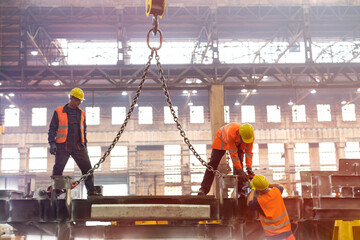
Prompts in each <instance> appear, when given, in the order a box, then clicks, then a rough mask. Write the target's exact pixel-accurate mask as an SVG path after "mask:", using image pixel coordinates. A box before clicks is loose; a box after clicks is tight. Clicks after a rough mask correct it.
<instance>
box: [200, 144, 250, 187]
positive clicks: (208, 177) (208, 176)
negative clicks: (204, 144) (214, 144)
mask: <svg viewBox="0 0 360 240" xmlns="http://www.w3.org/2000/svg"><path fill="white" fill-rule="evenodd" d="M225 152H226V150H218V149H212V150H211V157H210V162H209V163H208V164H209V165H210V166H212V167H213V168H214V169H215V170H216V169H217V168H218V166H219V163H220V161H221V158H222V157H223V156H224V154H225ZM238 154H239V158H240V161H241V165H242V160H243V155H244V153H243V151H241V149H240V147H239V148H238ZM235 171H236V169H235V168H234V174H235V173H236V172H235ZM213 181H214V173H212V172H210V171H209V170H208V169H207V168H206V171H205V175H204V178H203V181H202V183H201V189H202V190H204V192H205V194H208V192H209V191H210V188H211V185H212V183H213Z"/></svg>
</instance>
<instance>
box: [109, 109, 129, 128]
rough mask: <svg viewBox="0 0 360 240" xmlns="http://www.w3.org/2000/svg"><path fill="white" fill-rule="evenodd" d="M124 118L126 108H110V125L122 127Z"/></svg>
mask: <svg viewBox="0 0 360 240" xmlns="http://www.w3.org/2000/svg"><path fill="white" fill-rule="evenodd" d="M125 118H126V107H112V108H111V124H112V125H122V124H123V123H124V120H125Z"/></svg>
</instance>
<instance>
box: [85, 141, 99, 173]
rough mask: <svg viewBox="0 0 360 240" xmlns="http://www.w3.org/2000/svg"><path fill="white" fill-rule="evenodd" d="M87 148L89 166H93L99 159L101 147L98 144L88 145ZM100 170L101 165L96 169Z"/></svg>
mask: <svg viewBox="0 0 360 240" xmlns="http://www.w3.org/2000/svg"><path fill="white" fill-rule="evenodd" d="M87 149H88V153H89V158H90V162H91V166H94V165H95V164H96V163H98V162H99V160H100V157H101V147H100V146H88V147H87ZM100 170H101V165H100V167H99V168H98V169H97V170H96V171H100Z"/></svg>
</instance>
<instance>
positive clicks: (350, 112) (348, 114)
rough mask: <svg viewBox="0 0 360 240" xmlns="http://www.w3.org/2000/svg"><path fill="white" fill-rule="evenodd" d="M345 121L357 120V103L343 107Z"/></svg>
mask: <svg viewBox="0 0 360 240" xmlns="http://www.w3.org/2000/svg"><path fill="white" fill-rule="evenodd" d="M341 111H342V119H343V121H356V114H355V104H348V105H345V106H342V107H341Z"/></svg>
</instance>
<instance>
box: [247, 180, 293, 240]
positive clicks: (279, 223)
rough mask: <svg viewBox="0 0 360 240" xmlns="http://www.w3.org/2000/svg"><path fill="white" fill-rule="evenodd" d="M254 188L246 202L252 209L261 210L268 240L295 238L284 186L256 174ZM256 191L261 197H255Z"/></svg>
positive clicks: (252, 181) (260, 217) (290, 239)
mask: <svg viewBox="0 0 360 240" xmlns="http://www.w3.org/2000/svg"><path fill="white" fill-rule="evenodd" d="M251 185H252V189H251V192H250V194H249V196H248V198H247V202H246V204H247V205H248V207H249V208H250V209H251V210H255V211H258V212H259V219H260V222H261V225H262V227H263V229H264V232H265V235H266V238H267V240H295V237H294V235H293V233H292V231H291V223H290V219H289V215H288V214H287V210H286V207H285V204H284V200H283V198H282V196H281V194H282V192H283V191H284V187H283V186H281V185H280V184H269V181H268V180H267V178H266V177H264V176H263V175H255V176H254V178H253V179H252V180H251ZM255 192H258V193H259V194H260V197H258V198H255Z"/></svg>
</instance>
